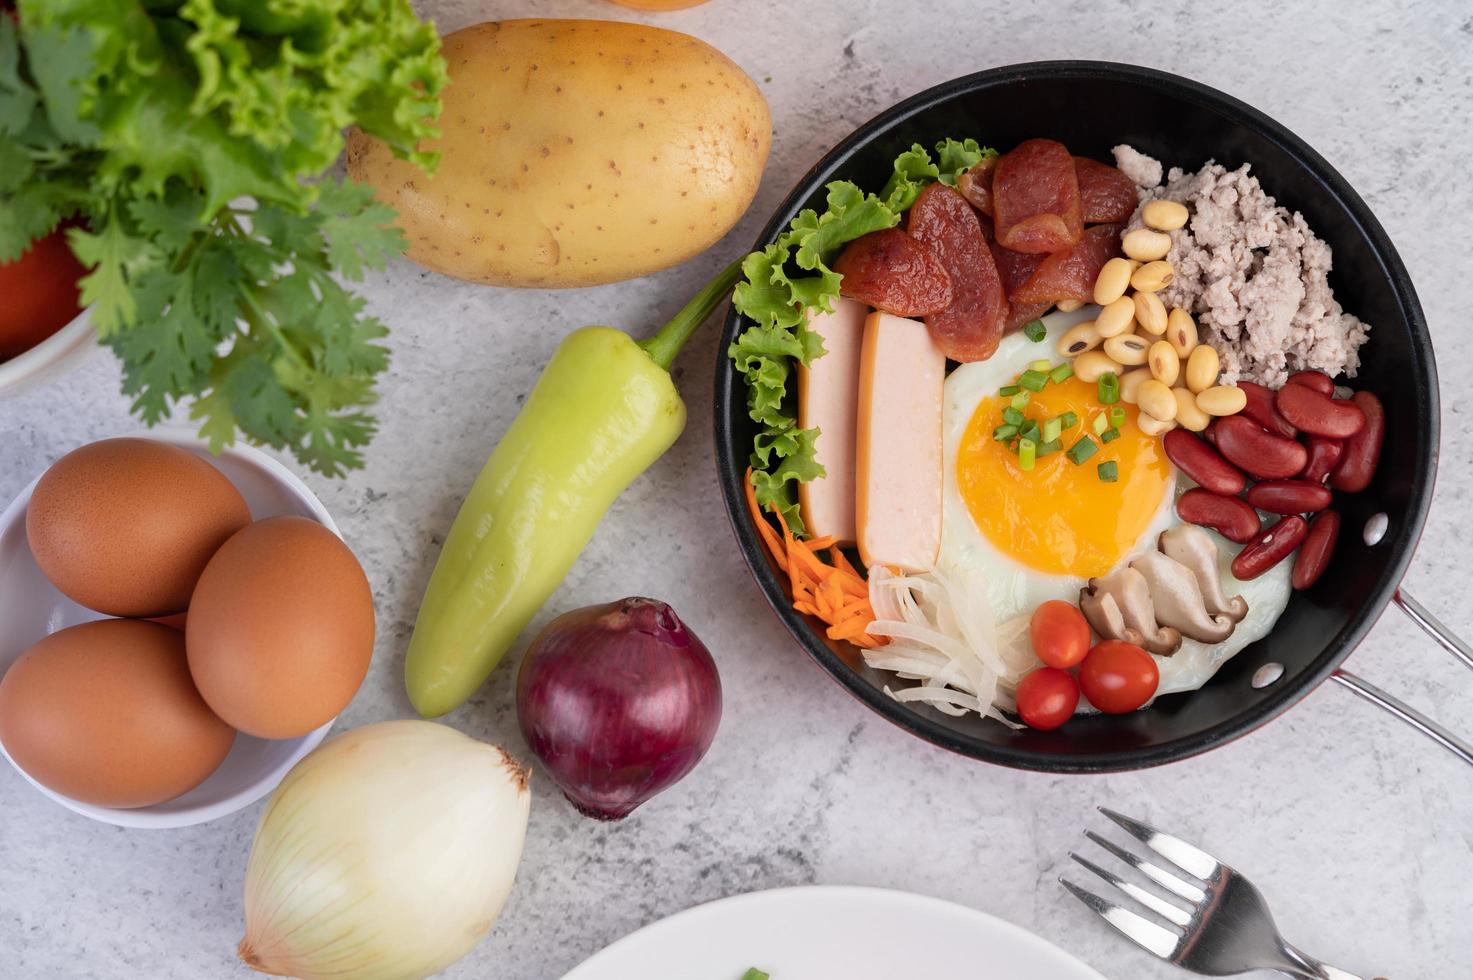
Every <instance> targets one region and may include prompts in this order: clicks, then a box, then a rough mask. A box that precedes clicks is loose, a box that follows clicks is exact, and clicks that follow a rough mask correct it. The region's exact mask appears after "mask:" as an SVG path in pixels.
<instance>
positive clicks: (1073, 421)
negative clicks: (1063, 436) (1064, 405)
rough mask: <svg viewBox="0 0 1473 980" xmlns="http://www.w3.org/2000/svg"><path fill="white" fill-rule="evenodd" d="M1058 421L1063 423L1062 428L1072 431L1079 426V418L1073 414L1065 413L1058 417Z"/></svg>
mask: <svg viewBox="0 0 1473 980" xmlns="http://www.w3.org/2000/svg"><path fill="white" fill-rule="evenodd" d="M1059 421H1060V422H1062V423H1063V425H1064V428H1066V429H1072V428H1074V427H1075V426H1076V425H1078V424H1079V416H1078V415H1075V414H1074V413H1073V412H1065V413H1064V414H1063V415H1060V416H1059Z"/></svg>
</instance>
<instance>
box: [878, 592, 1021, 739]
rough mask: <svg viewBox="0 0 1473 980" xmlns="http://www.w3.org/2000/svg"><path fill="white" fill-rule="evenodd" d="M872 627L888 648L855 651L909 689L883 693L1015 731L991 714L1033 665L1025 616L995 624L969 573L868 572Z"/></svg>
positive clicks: (1007, 701)
mask: <svg viewBox="0 0 1473 980" xmlns="http://www.w3.org/2000/svg"><path fill="white" fill-rule="evenodd" d="M869 601H870V605H871V606H872V607H874V610H875V621H874V622H873V623H870V625H869V629H868V630H867V632H868V633H870V634H871V635H872V636H882V637H885V638H886V639H888V640H889V641H890V642H889V643H886V644H885V645H884V646H879V647H875V648H873V649H866V650H863V651H861V652H862V653H863V655H864V662H865V663H866V664H868V665H869V666H870V667H872V668H874V669H876V670H884V671H889V672H891V673H893V674H895V675H896V676H898V677H900V678H902V679H904V680H913V681H919V682H920V683H919V684H917V685H916V686H914V687H906V688H900V689H898V690H891V689H890V688H889V687H888V686H887V687H886V688H885V693H886V694H888V695H890V697H892V698H894V699H895V700H896V701H901V702H918V703H921V704H928V705H930V706H931V707H933V708H935V709H936V710H937V711H940V712H942V713H943V714H947V715H951V716H953V717H960V716H963V715H966V714H968V713H969V712H975V713H976V714H979V715H981V716H983V717H985V718H996V719H997V720H998V721H1000V722H1002V723H1003V724H1004V725H1007V726H1009V727H1010V728H1021V727H1022V726H1021V725H1019V724H1018V723H1017V722H1015V721H1013V720H1012V719H1010V718H1008V717H1007V716H1006V715H1004V714H1003V713H1002V711H1001V710H999V709H1007V710H1012V708H1013V705H1014V702H1013V691H1015V690H1016V689H1017V685H1018V682H1019V681H1020V680H1022V679H1023V676H1024V675H1025V674H1027V673H1028V672H1029V671H1030V670H1032V669H1033V668H1034V667H1035V666H1037V661H1036V660H1035V659H1034V657H1033V651H1032V650H1031V649H1030V648H1029V646H1028V617H1026V616H1021V617H1018V618H1017V619H1013V620H1009V621H1008V622H1006V623H1003V624H1002V625H1001V626H998V625H997V624H996V623H995V622H994V621H993V618H992V604H991V603H990V602H989V601H988V598H987V580H986V577H985V576H984V575H983V573H982V572H980V571H977V570H964V571H950V572H942V571H941V570H940V569H933V570H931V571H929V572H920V573H916V574H896V573H895V572H892V571H890V570H889V569H888V568H884V567H882V566H876V567H874V568H871V569H870V570H869Z"/></svg>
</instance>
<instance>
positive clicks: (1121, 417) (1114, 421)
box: [1110, 405, 1125, 429]
mask: <svg viewBox="0 0 1473 980" xmlns="http://www.w3.org/2000/svg"><path fill="white" fill-rule="evenodd" d="M1110 424H1111V425H1112V426H1114V427H1115V428H1117V429H1118V428H1120V427H1121V426H1122V425H1124V424H1125V406H1124V405H1114V406H1111V408H1110Z"/></svg>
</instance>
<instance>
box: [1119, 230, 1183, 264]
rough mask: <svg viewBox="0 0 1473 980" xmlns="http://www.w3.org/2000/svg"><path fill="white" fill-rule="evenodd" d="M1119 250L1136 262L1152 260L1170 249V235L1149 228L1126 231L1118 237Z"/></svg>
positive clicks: (1164, 255)
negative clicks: (1120, 237)
mask: <svg viewBox="0 0 1473 980" xmlns="http://www.w3.org/2000/svg"><path fill="white" fill-rule="evenodd" d="M1120 250H1121V251H1122V252H1124V253H1125V254H1126V255H1128V256H1130V257H1131V258H1133V259H1135V260H1136V261H1137V262H1154V261H1156V260H1157V259H1164V258H1166V253H1167V252H1169V251H1171V236H1170V235H1166V234H1163V233H1161V232H1159V231H1152V230H1151V229H1149V228H1137V229H1136V230H1135V231H1128V232H1126V233H1125V237H1124V238H1122V239H1120Z"/></svg>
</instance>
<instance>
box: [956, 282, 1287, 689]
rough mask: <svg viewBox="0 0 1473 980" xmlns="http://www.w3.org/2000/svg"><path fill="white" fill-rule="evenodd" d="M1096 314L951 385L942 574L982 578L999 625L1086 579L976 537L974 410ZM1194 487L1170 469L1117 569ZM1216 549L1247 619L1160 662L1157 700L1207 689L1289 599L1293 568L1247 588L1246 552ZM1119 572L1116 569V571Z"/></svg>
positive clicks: (1060, 319) (1088, 312) (1055, 328)
mask: <svg viewBox="0 0 1473 980" xmlns="http://www.w3.org/2000/svg"><path fill="white" fill-rule="evenodd" d="M1098 312H1099V308H1098V307H1095V306H1086V307H1084V308H1083V309H1080V310H1076V311H1075V312H1073V313H1053V314H1050V315H1049V316H1047V317H1045V318H1044V321H1043V322H1044V325H1045V327H1047V328H1048V333H1047V335H1046V336H1045V337H1044V339H1043V340H1042V341H1039V342H1036V343H1035V342H1034V341H1030V340H1029V339H1028V338H1027V337H1026V336H1024V335H1023V334H1022V333H1015V334H1012V335H1010V336H1007V337H1004V338H1003V340H1002V343H1001V344H999V345H998V349H997V353H995V354H994V355H993V356H992V357H990V358H989V359H987V360H985V361H977V362H973V363H971V364H963V365H961V366H960V367H958V368H957V369H956V370H954V371H953V372H952V373H951V374H950V375H949V376H948V377H947V379H946V387H945V396H944V407H943V415H942V454H943V458H944V460H945V469H944V477H943V480H944V482H943V489H942V507H941V553H940V556H939V558H938V560H937V567H938V569H939V570H940V571H941V572H942V573H943V574H956V573H959V572H973V573H975V572H981V573H982V574H983V576H985V579H986V582H987V602H988V603H989V604H990V605H991V607H992V612H993V616H994V618H995V620H996V621H997V622H998V623H999V624H1001V623H1006V622H1007V621H1009V620H1012V619H1015V618H1017V617H1024V616H1030V615H1032V612H1033V610H1034V609H1036V608H1037V607H1038V606H1039V605H1040V604H1042V603H1044V602H1046V601H1048V600H1049V599H1063V600H1065V601H1067V602H1071V603H1077V602H1078V601H1079V592H1080V590H1081V589H1083V588H1084V587H1085V585H1086V583H1087V579H1086V578H1083V577H1079V576H1071V575H1056V574H1052V573H1049V572H1041V571H1038V570H1037V569H1033V568H1029V567H1027V566H1025V565H1023V564H1021V563H1019V562H1018V561H1017V560H1016V559H1014V558H1012V557H1011V556H1009V555H1005V554H1003V553H1002V552H1001V551H999V550H998V549H997V547H996V546H995V545H993V544H992V542H990V541H988V540H987V538H986V537H985V536H984V535H983V534H982V533H981V531H979V530H978V528H977V525H976V523H975V522H974V521H973V520H972V516H971V514H970V513H969V512H968V510H967V505H966V503H965V502H964V501H963V500H962V495H961V490H960V488H959V486H958V483H957V475H956V458H957V450H958V447H959V446H960V445H961V440H962V436H963V434H964V433H965V432H966V429H967V426H968V424H969V423H970V422H971V420H972V416H973V414H974V413H975V411H976V408H977V404H978V403H979V402H980V401H981V400H982V399H983V398H986V397H989V396H991V395H995V394H996V393H997V390H998V389H999V388H1001V387H1002V386H1004V385H1009V384H1012V383H1013V382H1014V379H1016V378H1017V376H1018V375H1019V374H1020V373H1022V371H1023V370H1024V369H1025V368H1026V367H1027V365H1028V362H1029V361H1034V360H1039V359H1042V358H1048V359H1050V360H1054V361H1057V360H1058V353H1057V346H1056V345H1057V342H1058V338H1059V336H1060V335H1061V334H1062V333H1063V332H1064V331H1066V330H1068V329H1069V328H1070V327H1072V326H1074V325H1075V324H1076V323H1081V322H1083V321H1085V320H1090V319H1093V318H1094V316H1095V315H1096V314H1097V313H1098ZM1194 485H1195V484H1194V483H1193V482H1192V481H1191V480H1190V479H1188V478H1187V477H1186V476H1185V475H1184V474H1180V473H1177V472H1176V469H1175V467H1173V468H1172V479H1171V481H1170V482H1169V483H1168V484H1167V487H1166V490H1165V492H1164V493H1163V494H1162V497H1161V505H1160V506H1159V507H1158V508H1157V510H1156V513H1155V514H1154V515H1153V516H1152V518H1151V522H1150V524H1149V525H1148V526H1147V527H1146V530H1145V531H1144V532H1143V533H1142V534H1141V536H1140V538H1139V539H1138V540H1137V541H1136V543H1135V545H1134V546H1133V547H1132V548H1131V549H1130V551H1129V553H1128V554H1127V555H1126V556H1125V557H1124V558H1123V559H1122V560H1121V562H1120V564H1121V565H1125V564H1128V563H1129V562H1130V561H1131V560H1133V559H1134V558H1136V557H1138V556H1140V555H1142V554H1144V553H1145V552H1146V551H1147V550H1149V549H1152V548H1154V547H1155V546H1156V539H1157V537H1159V536H1160V534H1161V532H1162V531H1165V530H1167V529H1168V528H1171V527H1173V526H1175V525H1178V524H1180V523H1181V521H1180V519H1179V518H1178V517H1177V516H1176V501H1177V499H1178V498H1179V497H1180V496H1181V494H1183V493H1185V492H1186V491H1187V490H1188V489H1190V488H1191V487H1192V486H1194ZM1209 533H1210V534H1211V535H1212V538H1213V541H1214V543H1215V544H1216V545H1217V547H1218V555H1219V565H1220V566H1221V571H1222V583H1223V591H1224V593H1225V594H1226V595H1228V596H1233V595H1241V596H1243V598H1244V599H1245V600H1247V602H1248V615H1247V616H1246V617H1245V618H1244V619H1243V621H1242V622H1240V623H1239V624H1238V627H1237V629H1235V630H1234V631H1233V634H1232V635H1231V636H1229V637H1228V638H1227V639H1226V640H1224V641H1223V642H1221V643H1217V644H1212V645H1208V644H1204V643H1201V642H1198V641H1196V640H1192V639H1184V640H1183V641H1182V645H1181V648H1180V649H1179V650H1177V651H1176V652H1175V653H1174V654H1172V655H1171V656H1169V657H1160V656H1157V657H1155V660H1156V664H1157V667H1158V668H1159V669H1160V672H1161V681H1160V686H1159V688H1158V689H1157V694H1158V695H1160V694H1171V693H1174V692H1178V691H1193V690H1196V689H1197V688H1199V687H1201V686H1202V685H1203V684H1205V683H1206V682H1207V681H1208V680H1209V679H1210V678H1211V677H1212V675H1213V674H1215V673H1217V670H1218V668H1220V667H1221V666H1222V665H1223V664H1224V663H1226V662H1227V661H1228V660H1229V659H1230V658H1231V657H1232V656H1233V655H1234V654H1236V653H1237V652H1238V651H1240V650H1242V649H1243V648H1244V647H1246V646H1247V645H1248V644H1250V643H1252V642H1253V641H1255V640H1258V639H1261V638H1262V637H1264V636H1266V635H1267V634H1268V632H1269V631H1270V630H1271V629H1273V626H1274V623H1275V622H1277V621H1278V618H1279V616H1280V615H1281V614H1282V613H1283V611H1284V608H1285V606H1287V605H1288V602H1289V594H1290V584H1289V576H1290V568H1291V563H1290V562H1287V561H1285V562H1280V563H1279V564H1278V565H1277V566H1275V567H1274V568H1273V569H1271V570H1269V571H1268V572H1266V573H1265V574H1263V575H1261V576H1259V577H1258V578H1256V579H1254V580H1252V581H1250V582H1239V581H1238V580H1237V579H1235V578H1233V576H1232V572H1231V571H1230V570H1229V566H1230V565H1231V563H1232V560H1233V558H1234V557H1235V556H1236V555H1237V553H1238V552H1239V551H1240V550H1241V549H1242V546H1241V545H1237V544H1234V543H1232V542H1230V541H1228V540H1227V539H1225V538H1223V537H1221V536H1220V535H1218V534H1216V533H1215V532H1209ZM1117 567H1118V566H1117Z"/></svg>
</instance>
